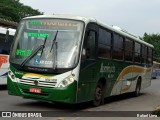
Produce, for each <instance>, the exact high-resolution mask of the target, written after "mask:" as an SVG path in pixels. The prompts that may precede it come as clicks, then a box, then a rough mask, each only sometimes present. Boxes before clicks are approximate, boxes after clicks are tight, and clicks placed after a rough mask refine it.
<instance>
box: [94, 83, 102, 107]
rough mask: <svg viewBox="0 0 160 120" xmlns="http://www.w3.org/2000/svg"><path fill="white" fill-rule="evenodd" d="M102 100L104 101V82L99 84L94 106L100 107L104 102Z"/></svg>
mask: <svg viewBox="0 0 160 120" xmlns="http://www.w3.org/2000/svg"><path fill="white" fill-rule="evenodd" d="M102 99H103V85H102V82H98V84H97V86H96V89H95V93H94V100H93V105H94V106H99V105H100V104H101V102H102Z"/></svg>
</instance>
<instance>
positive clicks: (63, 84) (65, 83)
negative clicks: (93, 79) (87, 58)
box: [58, 75, 75, 88]
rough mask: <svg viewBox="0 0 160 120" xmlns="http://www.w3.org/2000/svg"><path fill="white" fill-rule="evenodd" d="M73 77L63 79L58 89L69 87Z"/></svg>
mask: <svg viewBox="0 0 160 120" xmlns="http://www.w3.org/2000/svg"><path fill="white" fill-rule="evenodd" d="M74 79H75V78H74V76H72V75H71V76H69V77H67V78H65V79H63V80H62V81H61V83H60V84H59V85H58V87H61V88H62V87H66V86H67V85H69V84H71V83H73V82H74Z"/></svg>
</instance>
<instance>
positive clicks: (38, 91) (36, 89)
mask: <svg viewBox="0 0 160 120" xmlns="http://www.w3.org/2000/svg"><path fill="white" fill-rule="evenodd" d="M29 92H31V93H41V92H42V90H41V89H39V88H30V89H29Z"/></svg>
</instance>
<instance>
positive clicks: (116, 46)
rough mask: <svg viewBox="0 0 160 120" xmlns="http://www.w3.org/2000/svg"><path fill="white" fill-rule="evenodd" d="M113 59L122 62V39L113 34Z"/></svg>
mask: <svg viewBox="0 0 160 120" xmlns="http://www.w3.org/2000/svg"><path fill="white" fill-rule="evenodd" d="M112 56H113V59H117V60H123V37H121V36H119V35H117V34H114V40H113V55H112Z"/></svg>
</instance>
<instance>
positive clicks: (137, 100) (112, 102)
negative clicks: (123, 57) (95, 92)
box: [0, 79, 160, 120]
mask: <svg viewBox="0 0 160 120" xmlns="http://www.w3.org/2000/svg"><path fill="white" fill-rule="evenodd" d="M0 88H1V90H0V111H1V112H2V111H20V112H21V111H22V112H24V111H30V112H31V111H34V112H35V111H38V112H41V111H45V113H48V114H49V115H50V116H51V117H50V118H47V119H49V120H53V119H56V120H57V119H58V120H84V119H86V120H91V119H102V120H103V119H104V117H103V116H107V115H106V114H105V113H104V114H103V112H106V111H109V112H110V111H116V112H111V113H109V114H108V115H109V116H108V117H107V118H108V119H110V120H113V119H114V118H113V117H114V115H115V117H116V115H117V114H118V115H119V116H124V117H125V116H128V117H130V116H129V115H128V114H130V112H131V113H133V111H152V110H154V109H155V108H156V107H157V106H158V105H160V79H154V80H152V84H151V86H150V87H149V88H146V89H144V90H142V91H141V95H140V96H139V97H133V96H132V94H124V95H119V96H114V97H109V98H107V99H106V100H105V104H104V105H101V106H99V107H92V106H91V104H90V102H87V103H82V104H78V105H67V104H51V103H46V102H41V101H37V100H30V99H23V98H21V97H16V96H10V95H8V93H7V90H6V86H0ZM54 111H55V112H54ZM86 111H87V112H86ZM123 111H124V112H123ZM127 111H130V112H127ZM52 113H53V114H52ZM86 113H87V114H86ZM66 115H68V116H69V117H68V116H67V117H65V116H66ZM85 115H86V116H85ZM52 116H55V117H52ZM79 116H80V117H79ZM87 116H89V117H87ZM95 116H98V117H95ZM109 117H111V118H109ZM131 117H132V115H131ZM135 117H136V116H135ZM135 117H134V118H130V120H132V119H138V118H135ZM116 118H117V117H116ZM116 118H115V119H116ZM0 119H1V118H0ZM10 119H11V118H10ZM12 119H17V118H12ZM23 119H24V120H25V119H28V118H23ZM29 119H30V118H29ZM34 119H35V118H34ZM43 119H46V118H45V117H44V118H41V119H40V118H37V120H43ZM105 119H106V118H105ZM122 119H123V120H124V118H122ZM146 119H147V118H144V120H146ZM150 119H151V120H155V119H156V118H150ZM119 120H121V118H119ZM127 120H129V119H128V118H127Z"/></svg>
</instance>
